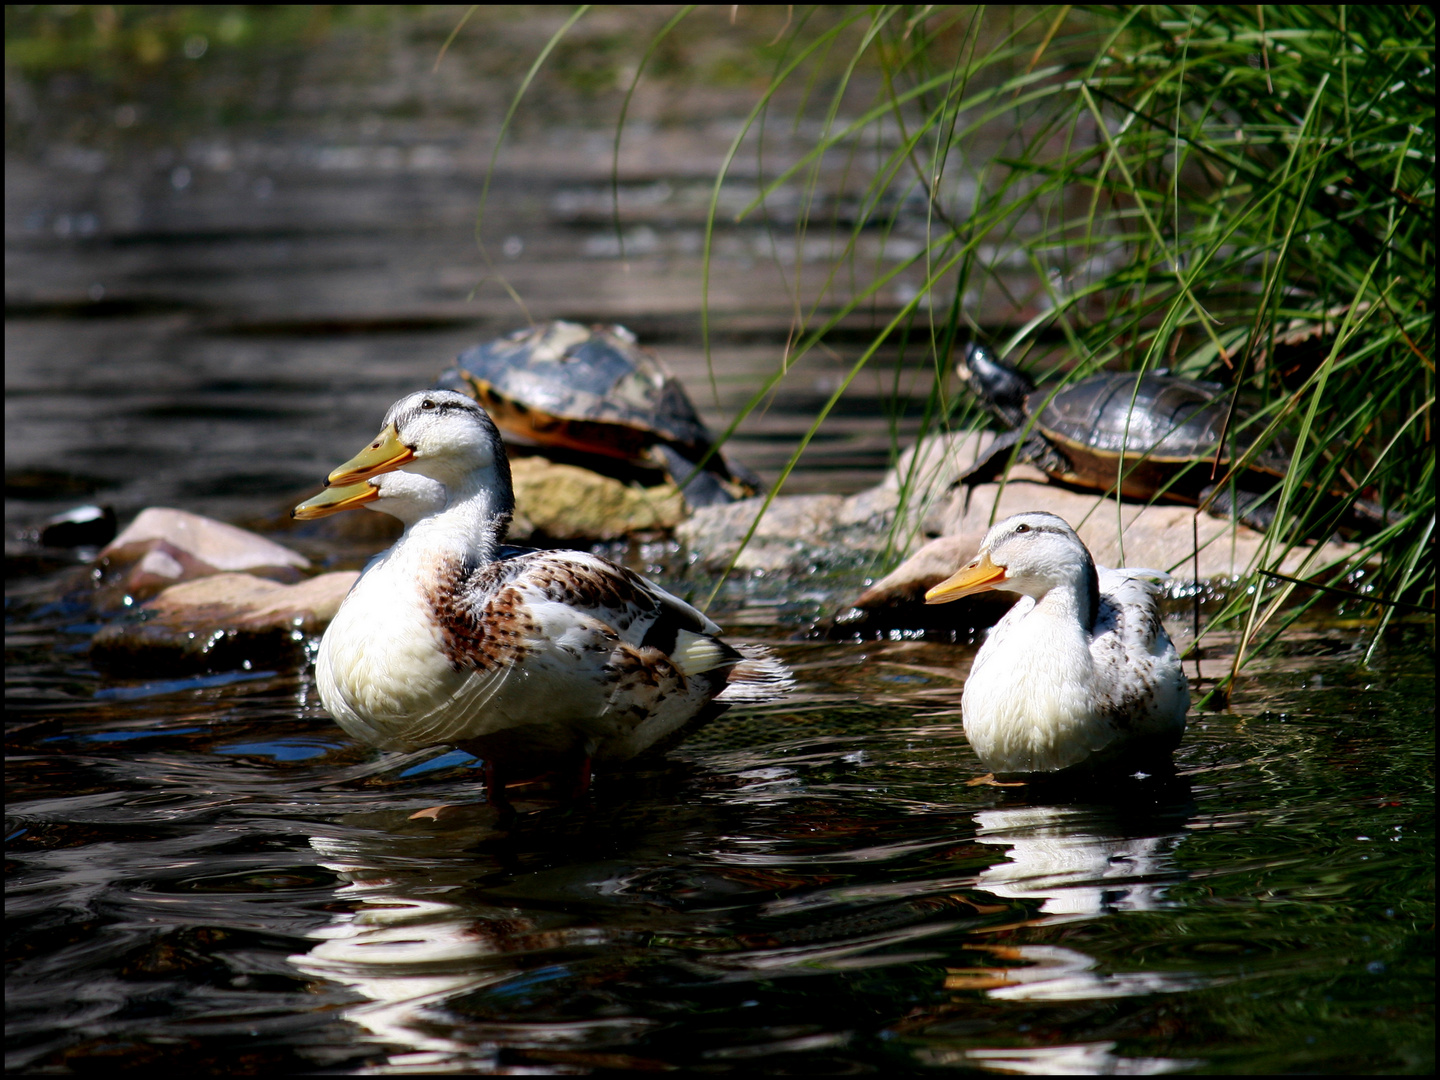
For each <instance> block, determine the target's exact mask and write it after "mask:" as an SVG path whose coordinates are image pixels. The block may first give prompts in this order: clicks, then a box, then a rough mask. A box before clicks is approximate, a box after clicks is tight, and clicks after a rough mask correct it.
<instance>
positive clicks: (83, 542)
mask: <svg viewBox="0 0 1440 1080" xmlns="http://www.w3.org/2000/svg"><path fill="white" fill-rule="evenodd" d="M115 526H116V522H115V511H114V510H113V509H111V508H110V507H108V506H76V507H73V508H72V509H70V510H66V511H65V512H64V513H60V514H56V515H55V516H53V517H50V518H47V519H46V520H45V522H44V523H43V524H42V525H41V526H40V534H39V538H40V543H42V544H44V545H45V546H46V547H99V546H100V545H101V544H108V543H109V542H110V541H111V540H113V539H114V538H115Z"/></svg>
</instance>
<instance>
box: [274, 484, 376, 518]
mask: <svg viewBox="0 0 1440 1080" xmlns="http://www.w3.org/2000/svg"><path fill="white" fill-rule="evenodd" d="M379 497H380V492H379V491H377V490H376V489H375V488H373V487H371V486H370V485H369V484H367V483H364V482H363V481H362V482H361V483H358V484H346V485H344V486H343V487H327V488H326V489H325V490H324V491H322V492H320V494H319V495H316V496H314V497H313V498H309V499H306V500H305V501H304V502H302V503H301V504H300V505H299V506H297V507H295V509H294V510H291V511H290V516H291V517H293V518H296V519H298V520H300V521H311V520H313V519H315V518H322V517H325V516H326V515H327V514H338V513H340V512H341V511H342V510H354V509H355V508H356V507H357V506H364V505H365V504H366V503H370V502H374V501H375V500H376V499H378V498H379Z"/></svg>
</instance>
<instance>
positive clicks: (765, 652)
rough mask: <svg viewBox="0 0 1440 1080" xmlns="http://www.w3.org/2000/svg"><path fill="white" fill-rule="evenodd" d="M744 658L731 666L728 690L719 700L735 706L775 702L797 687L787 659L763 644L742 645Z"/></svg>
mask: <svg viewBox="0 0 1440 1080" xmlns="http://www.w3.org/2000/svg"><path fill="white" fill-rule="evenodd" d="M738 651H739V653H740V655H741V657H742V658H743V659H741V660H740V661H739V662H738V663H736V665H735V666H734V667H733V668H731V669H730V676H729V679H728V680H727V682H726V686H725V689H724V690H722V691H720V693H719V694H718V695H716V697H715V700H716V701H723V702H726V703H727V704H732V705H755V704H759V703H761V702H765V701H774V700H775V699H776V698H778V697H782V696H783V695H785V694H788V693H790V691H792V690H794V689H795V679H794V677H793V676H792V675H791V674H790V669H789V668H788V667H786V666H785V663H784V661H782V660H781V659H780V658H779V657H777V656H776V655H775V654H774V653H772V652H771V651H770V650H769V649H767V648H765V647H764V646H763V645H741V646H738Z"/></svg>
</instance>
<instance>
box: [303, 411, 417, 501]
mask: <svg viewBox="0 0 1440 1080" xmlns="http://www.w3.org/2000/svg"><path fill="white" fill-rule="evenodd" d="M414 460H415V451H414V450H412V449H411V448H410V447H408V446H406V445H405V444H404V443H402V442H401V441H400V433H399V432H398V431H396V430H395V425H394V424H387V425H385V429H384V430H383V431H381V432H380V434H379V435H377V436H376V437H375V441H374V442H372V443H371V444H370V445H369V446H367V447H366V448H365V449H364V450H361V451H360V453H358V454H356V455H355V456H354V457H353V458H351V459H350V460H349V461H347V462H345V464H344V465H341V466H340V467H339V468H337V469H335V470H334V471H333V472H331V473H330V476H329V477H328V478H327V479H326V481H325V486H326V487H331V486H335V485H339V486H345V485H354V484H359V483H362V482H363V481H365V480H369V479H370V478H371V477H372V476H379V475H380V474H381V473H386V472H393V471H394V470H395V469H398V468H400V466H401V465H404V464H405V463H406V462H409V461H414ZM311 501H312V502H313V501H314V500H311ZM357 505H358V504H357Z"/></svg>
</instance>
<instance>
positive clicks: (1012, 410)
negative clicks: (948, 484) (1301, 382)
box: [956, 343, 1388, 531]
mask: <svg viewBox="0 0 1440 1080" xmlns="http://www.w3.org/2000/svg"><path fill="white" fill-rule="evenodd" d="M956 370H957V371H958V373H959V375H960V378H961V379H962V381H964V382H965V384H966V385H967V386H968V387H969V388H970V389H971V391H972V392H974V394H975V395H976V396H977V397H978V398H979V399H980V401H981V402H982V403H983V404H984V405H985V406H986V408H988V409H989V410H990V412H991V413H992V414H994V415H995V416H996V417H997V418H998V419H999V420H1001V421H1002V422H1003V423H1005V424H1006V425H1007V426H1008V427H1009V428H1010V430H1009V431H1006V432H1005V433H1003V434H1002V435H1000V436H999V437H998V438H997V439H996V440H995V441H994V443H992V444H991V445H990V447H989V449H988V450H987V451H986V452H985V453H984V454H983V455H982V456H981V458H980V460H979V461H977V462H976V463H975V465H974V466H972V467H971V468H970V469H969V470H968V471H967V472H965V473H963V474H962V475H961V476H960V477H959V479H958V480H957V481H956V482H957V483H958V484H964V485H966V486H967V487H973V486H974V485H976V484H982V483H986V482H989V481H993V480H996V479H998V478H999V477H1000V475H1001V474H1002V473H1003V472H1004V471H1005V468H1006V465H1007V463H1008V462H1009V460H1010V454H1011V451H1012V449H1013V448H1015V447H1016V445H1017V444H1019V449H1018V451H1017V452H1016V458H1015V459H1016V460H1018V461H1025V462H1030V463H1032V464H1034V465H1036V466H1037V467H1039V468H1040V469H1041V470H1042V471H1044V472H1045V473H1046V474H1047V475H1049V476H1050V477H1051V478H1052V479H1054V480H1058V481H1059V482H1061V483H1063V484H1067V485H1070V486H1072V487H1078V488H1083V489H1090V490H1100V491H1110V490H1112V489H1113V488H1114V487H1115V482H1116V475H1117V472H1119V473H1120V475H1121V479H1120V494H1121V496H1123V497H1125V498H1134V499H1145V500H1149V499H1154V498H1157V497H1158V498H1164V499H1168V500H1171V501H1175V502H1186V503H1190V504H1192V505H1194V504H1198V503H1202V502H1205V501H1206V500H1210V502H1209V505H1210V507H1211V509H1212V510H1214V511H1215V512H1217V513H1220V514H1224V515H1228V516H1231V517H1234V518H1237V519H1239V520H1240V521H1242V522H1244V523H1245V524H1246V525H1249V526H1251V527H1252V528H1256V529H1260V530H1262V531H1263V530H1264V529H1266V528H1268V527H1269V525H1270V524H1271V522H1272V521H1273V520H1274V517H1275V497H1274V496H1275V494H1276V493H1277V492H1278V490H1279V486H1280V483H1281V481H1282V480H1283V479H1284V477H1285V473H1286V471H1287V470H1288V469H1289V467H1290V458H1291V454H1292V452H1293V447H1292V446H1291V444H1290V443H1289V442H1288V441H1287V440H1286V439H1285V438H1284V437H1283V436H1282V437H1280V438H1278V439H1276V440H1275V441H1274V442H1272V443H1271V444H1269V445H1268V446H1265V447H1262V448H1261V449H1260V450H1258V451H1257V452H1256V453H1255V454H1254V455H1253V456H1252V457H1251V458H1250V459H1249V461H1247V462H1246V463H1245V467H1244V468H1242V469H1239V470H1237V471H1236V473H1235V478H1234V479H1235V483H1234V490H1233V491H1232V490H1231V486H1230V485H1229V484H1228V483H1227V484H1226V485H1224V486H1223V487H1221V488H1220V489H1219V490H1216V486H1215V481H1214V480H1212V466H1213V465H1214V463H1215V461H1216V450H1217V448H1220V454H1219V466H1218V469H1214V470H1213V473H1214V477H1215V479H1216V480H1218V479H1223V478H1224V476H1225V475H1226V473H1228V472H1229V468H1230V463H1231V461H1232V455H1231V452H1230V448H1229V447H1228V446H1223V447H1222V442H1221V440H1222V436H1223V433H1224V431H1225V425H1226V414H1227V412H1229V411H1230V401H1229V399H1228V394H1227V389H1226V387H1224V386H1222V385H1220V384H1219V383H1214V382H1203V381H1201V380H1198V379H1186V378H1181V377H1179V376H1174V375H1165V374H1142V375H1136V374H1134V373H1130V374H1123V373H1116V372H1107V373H1101V374H1097V375H1091V376H1089V377H1088V378H1084V379H1079V380H1077V381H1076V382H1073V383H1071V384H1069V385H1068V386H1062V387H1061V388H1060V389H1058V390H1056V391H1055V392H1054V393H1053V394H1051V393H1047V392H1044V391H1038V390H1037V389H1036V386H1035V384H1034V383H1033V382H1031V381H1030V379H1029V378H1028V377H1026V376H1025V374H1024V373H1022V372H1020V371H1018V370H1016V369H1015V368H1013V367H1011V366H1010V365H1008V364H1005V363H1003V362H1002V361H1000V360H997V359H996V358H995V357H994V356H992V355H991V354H990V352H989V350H987V349H986V348H985V347H984V346H983V345H980V344H978V343H972V344H971V345H970V346H969V347H968V348H967V349H966V351H965V354H964V356H963V357H962V359H961V360H960V362H959V363H958V364H957V365H956ZM1252 415H1253V414H1252V413H1250V412H1249V411H1248V410H1246V409H1245V408H1244V407H1242V406H1240V405H1236V407H1235V409H1234V413H1233V415H1232V416H1231V417H1230V421H1229V423H1230V428H1231V430H1232V431H1243V430H1244V429H1245V427H1246V426H1247V424H1248V423H1249V422H1250V421H1251V419H1252ZM1212 494H1213V496H1214V498H1213V499H1212V498H1211V496H1212ZM1337 497H1343V496H1338V495H1337ZM1352 510H1353V514H1352V516H1353V517H1354V518H1356V519H1358V520H1360V521H1371V522H1374V521H1380V522H1383V521H1385V520H1387V517H1388V515H1387V514H1386V512H1385V511H1384V510H1383V509H1382V508H1380V507H1378V506H1376V505H1375V504H1373V503H1368V502H1365V501H1363V500H1355V502H1354V506H1353V508H1352Z"/></svg>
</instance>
